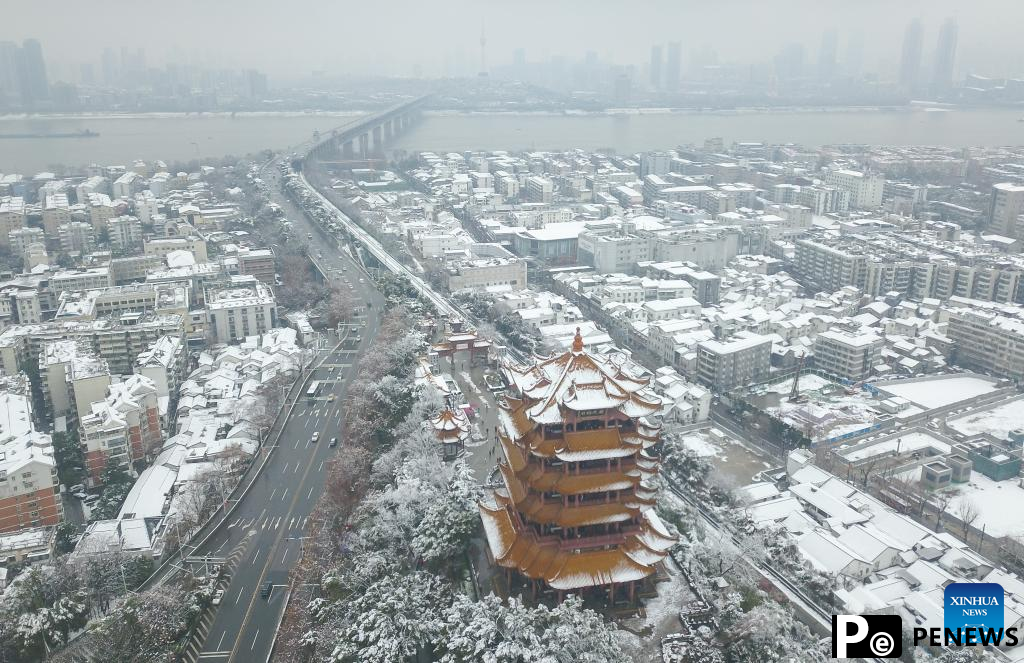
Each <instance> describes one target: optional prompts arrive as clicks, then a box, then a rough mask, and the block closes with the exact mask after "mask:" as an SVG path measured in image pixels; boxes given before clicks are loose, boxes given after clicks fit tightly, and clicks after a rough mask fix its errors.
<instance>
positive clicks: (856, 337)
mask: <svg viewBox="0 0 1024 663" xmlns="http://www.w3.org/2000/svg"><path fill="white" fill-rule="evenodd" d="M883 345H885V341H884V340H883V339H882V337H880V336H878V335H877V334H875V333H874V332H850V331H845V330H841V329H835V330H829V331H824V332H821V333H820V334H818V336H817V338H816V339H815V341H814V365H815V367H817V368H820V369H821V370H823V371H827V372H829V373H832V374H834V375H838V376H839V377H842V378H845V379H847V380H850V381H851V382H859V381H861V380H864V379H865V378H867V377H868V376H869V375H871V373H872V370H873V369H874V367H875V366H876V365H877V364H878V363H879V357H880V355H881V351H882V346H883Z"/></svg>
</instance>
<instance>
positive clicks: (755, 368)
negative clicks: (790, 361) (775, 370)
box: [697, 334, 772, 392]
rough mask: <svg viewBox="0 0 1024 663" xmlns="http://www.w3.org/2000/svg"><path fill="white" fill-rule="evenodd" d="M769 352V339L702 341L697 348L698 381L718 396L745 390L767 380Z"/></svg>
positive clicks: (749, 336)
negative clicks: (727, 392) (736, 390)
mask: <svg viewBox="0 0 1024 663" xmlns="http://www.w3.org/2000/svg"><path fill="white" fill-rule="evenodd" d="M771 352H772V339H771V338H770V337H768V336H761V335H758V334H749V335H746V336H744V337H738V338H736V339H734V340H731V341H718V340H710V341H703V342H701V343H698V344H697V378H698V379H699V380H700V381H701V382H703V383H704V384H706V385H708V386H710V387H711V388H712V389H714V390H715V391H719V392H725V391H729V390H731V389H735V388H737V387H745V386H747V385H749V384H751V383H754V382H759V381H761V380H763V379H765V378H766V377H768V373H769V370H770V367H771Z"/></svg>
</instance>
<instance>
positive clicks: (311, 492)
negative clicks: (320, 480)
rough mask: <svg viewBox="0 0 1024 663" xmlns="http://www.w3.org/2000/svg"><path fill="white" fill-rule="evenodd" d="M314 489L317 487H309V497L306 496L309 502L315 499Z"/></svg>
mask: <svg viewBox="0 0 1024 663" xmlns="http://www.w3.org/2000/svg"><path fill="white" fill-rule="evenodd" d="M314 487H315V486H310V487H309V495H306V499H307V500H309V499H312V498H313V488H314Z"/></svg>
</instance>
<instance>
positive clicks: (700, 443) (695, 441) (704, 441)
mask: <svg viewBox="0 0 1024 663" xmlns="http://www.w3.org/2000/svg"><path fill="white" fill-rule="evenodd" d="M679 441H680V442H681V443H682V444H683V446H684V447H686V448H687V449H689V450H690V451H692V452H693V453H695V454H697V455H698V456H700V457H702V458H708V457H710V456H721V453H722V447H720V446H718V445H717V444H715V443H714V442H712V441H711V438H710V437H709V436H708V435H707V433H703V432H701V431H694V432H692V433H686V434H685V435H683V436H681V437H680V438H679Z"/></svg>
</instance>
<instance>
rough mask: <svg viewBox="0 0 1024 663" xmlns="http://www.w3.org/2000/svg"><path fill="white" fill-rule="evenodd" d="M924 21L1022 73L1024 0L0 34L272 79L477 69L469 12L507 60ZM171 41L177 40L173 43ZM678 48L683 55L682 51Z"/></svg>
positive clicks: (16, 10)
mask: <svg viewBox="0 0 1024 663" xmlns="http://www.w3.org/2000/svg"><path fill="white" fill-rule="evenodd" d="M915 16H916V17H921V18H922V19H923V20H924V24H925V50H924V58H925V59H924V63H925V64H926V65H927V64H930V62H931V60H930V57H931V56H930V53H931V51H932V49H933V48H934V44H935V40H936V38H937V35H938V27H939V25H940V24H941V22H942V21H943V20H944V19H945V18H946V17H947V16H954V17H956V18H957V20H958V22H959V26H960V37H959V42H960V48H959V51H958V57H957V75H958V76H959V75H962V74H963V73H966V72H969V71H976V72H978V73H988V74H992V75H1018V74H1024V46H1022V43H1024V42H1022V41H1021V39H1020V37H1019V32H1020V26H1021V25H1024V3H1022V2H1018V1H1017V0H971V1H970V2H965V1H963V0H927V1H926V0H714V1H709V0H694V1H691V0H646V1H645V0H633V1H632V2H625V1H614V2H613V1H610V0H520V1H518V2H507V1H504V2H496V1H495V2H491V1H489V0H475V1H474V2H465V1H463V0H441V1H440V2H429V1H426V0H382V1H378V2H367V1H366V0H359V1H358V2H353V1H348V0H344V1H328V0H317V1H314V0H245V1H242V0H175V1H173V2H162V3H155V2H150V1H147V0H98V1H96V2H70V1H69V0H61V1H56V0H32V1H31V2H20V3H10V4H9V6H7V7H6V8H5V10H4V18H3V20H2V21H0V40H4V39H9V40H15V41H20V40H22V39H24V38H26V37H36V38H38V39H39V40H40V41H42V43H43V49H44V52H45V54H46V57H47V61H48V63H50V65H51V68H52V69H53V72H54V75H53V76H52V78H60V77H62V76H63V77H67V76H73V74H72V73H71V72H75V71H77V63H78V62H94V63H98V61H99V57H100V52H101V51H102V49H103V48H104V47H108V46H109V47H113V48H115V49H120V48H121V47H122V46H125V47H129V48H138V47H143V48H145V51H146V59H147V63H148V64H150V65H154V64H155V65H159V64H163V63H164V62H166V61H167V60H168V59H170V58H173V59H176V60H182V61H194V62H197V63H198V62H202V63H205V64H210V65H218V66H224V67H231V68H242V67H255V68H259V69H263V70H265V71H267V72H268V73H270V74H271V76H273V77H277V78H278V79H281V78H286V77H292V76H306V75H308V74H309V73H310V72H312V71H313V70H322V71H326V72H327V73H329V74H345V73H352V74H367V73H373V74H386V75H409V74H411V73H413V71H415V69H414V67H416V66H419V67H420V70H421V71H422V72H423V73H424V74H425V75H439V74H441V73H442V70H443V66H444V62H445V61H446V60H447V61H448V62H454V61H455V60H456V59H457V58H458V57H459V56H458V53H460V52H461V54H462V55H461V57H462V58H463V59H464V61H466V62H467V65H469V66H471V68H472V69H473V70H476V68H477V66H478V65H477V63H479V61H480V44H479V41H480V29H481V23H483V24H484V25H485V26H486V28H485V29H486V35H487V60H488V63H489V64H490V65H491V66H494V65H501V64H507V63H508V62H510V61H511V59H512V52H513V50H514V49H515V48H517V47H522V48H524V49H526V53H527V59H528V60H529V61H536V60H540V59H546V58H548V57H550V56H552V55H566V56H570V57H581V56H582V55H583V54H584V53H585V52H586V51H588V50H593V51H595V52H596V53H597V54H598V56H599V57H601V58H602V59H610V60H612V61H614V62H617V63H624V64H629V63H635V64H643V63H644V62H646V61H647V59H648V54H649V51H650V46H651V44H652V43H655V42H667V41H670V40H678V41H681V42H683V44H684V46H683V51H684V54H686V55H688V53H689V51H690V49H693V48H697V47H701V46H705V45H707V46H710V47H711V48H713V49H715V51H717V53H718V55H719V59H720V61H723V62H730V61H731V62H741V63H746V62H752V61H763V60H768V59H770V58H771V57H772V56H774V55H775V53H777V52H778V50H779V48H780V47H781V46H782V45H784V44H786V43H788V42H800V43H803V44H804V45H805V47H806V53H807V58H808V60H809V61H810V62H813V61H815V59H816V58H817V52H818V45H819V43H820V41H821V34H822V31H824V30H825V29H828V28H833V27H834V28H836V29H837V30H838V32H839V57H840V60H842V57H843V52H844V47H845V43H846V41H847V38H848V36H849V35H850V34H852V33H853V32H855V31H860V32H861V34H862V35H863V37H864V43H865V49H864V50H865V54H864V66H865V69H867V70H879V69H880V70H881V71H882V72H883V73H888V72H889V71H890V70H893V69H895V66H896V62H897V61H898V57H899V55H898V53H899V49H900V45H901V42H902V37H903V30H904V28H905V26H906V23H907V21H908V20H909V19H910V18H912V17H915ZM175 49H177V50H175ZM686 55H684V59H685V57H686Z"/></svg>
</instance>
